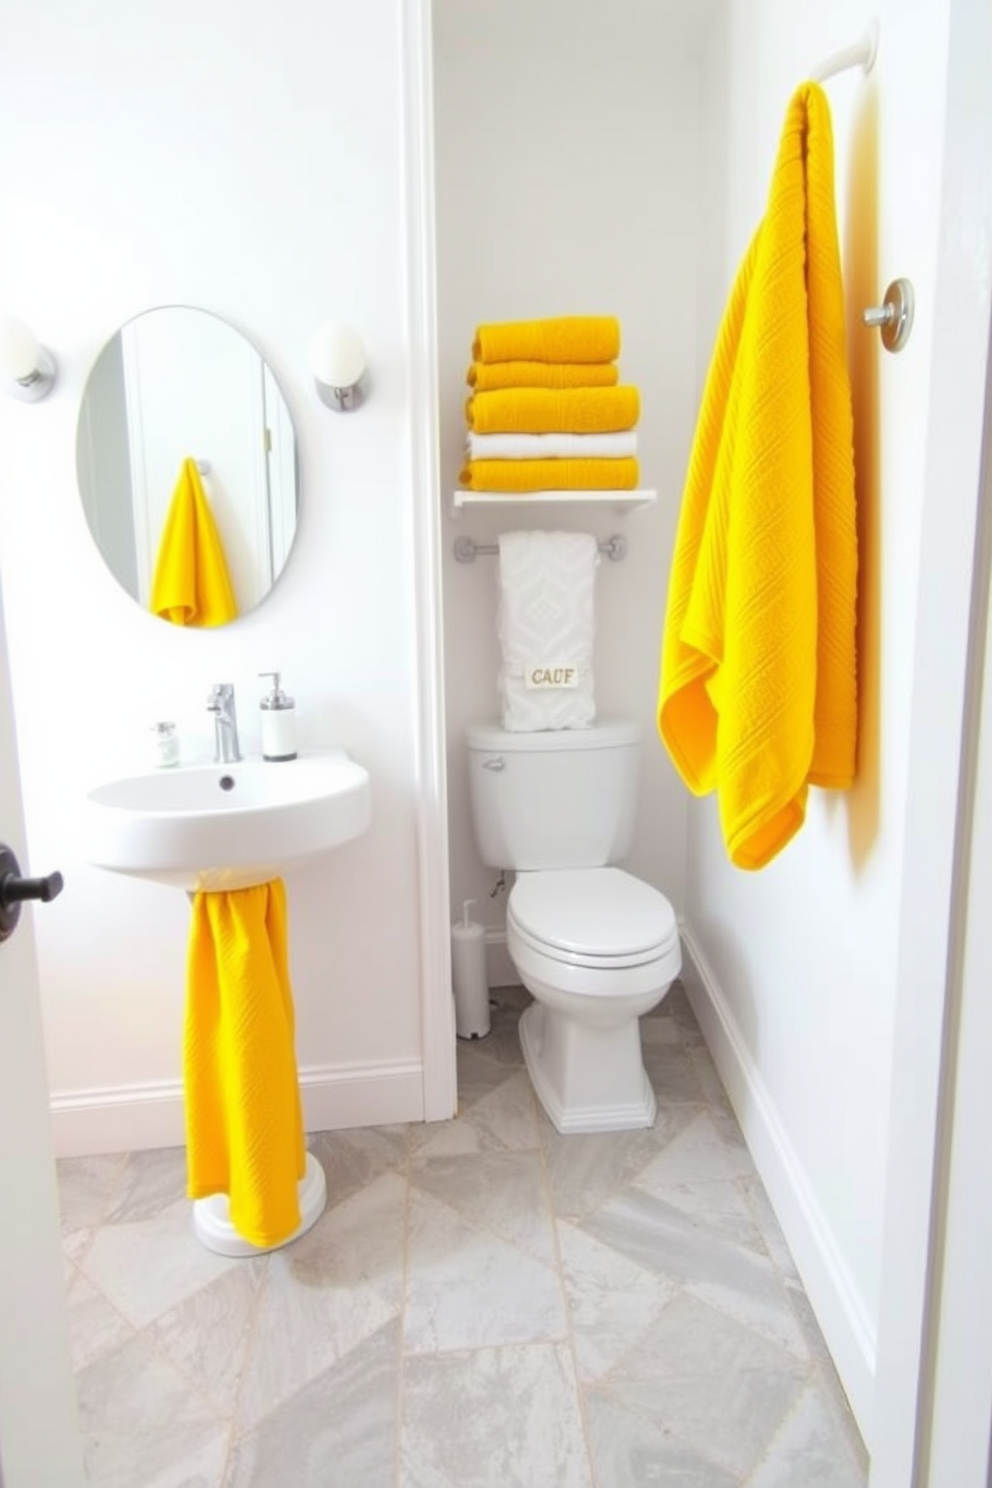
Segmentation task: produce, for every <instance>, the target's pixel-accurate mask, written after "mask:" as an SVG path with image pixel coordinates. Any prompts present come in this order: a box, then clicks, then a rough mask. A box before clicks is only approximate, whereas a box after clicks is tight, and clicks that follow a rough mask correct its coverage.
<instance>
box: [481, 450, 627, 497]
mask: <svg viewBox="0 0 992 1488" xmlns="http://www.w3.org/2000/svg"><path fill="white" fill-rule="evenodd" d="M458 478H459V480H460V481H461V483H462V485H463V486H464V487H465V488H466V490H469V491H507V492H519V493H524V492H527V491H633V490H634V489H635V488H636V486H637V461H636V460H634V459H631V458H629V457H628V458H620V459H616V460H613V459H606V460H596V459H576V460H572V459H569V458H568V457H567V456H566V457H564V458H561V459H551V460H467V461H466V462H465V464H464V465H463V467H462V470H461V474H460V475H459V477H458Z"/></svg>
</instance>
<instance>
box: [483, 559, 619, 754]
mask: <svg viewBox="0 0 992 1488" xmlns="http://www.w3.org/2000/svg"><path fill="white" fill-rule="evenodd" d="M598 563H599V550H598V547H597V545H596V539H595V538H594V537H592V536H591V535H590V534H589V533H588V532H504V533H502V534H501V536H500V539H499V565H498V578H499V617H498V633H499V641H500V646H501V649H502V656H503V664H502V667H501V669H500V674H499V688H500V694H501V698H502V711H503V727H504V728H505V729H510V730H512V731H514V732H517V733H527V732H531V731H533V730H537V729H564V728H586V727H588V725H589V724H591V723H592V722H593V720H594V718H595V717H596V702H595V696H594V692H593V671H592V658H593V640H594V636H595V596H596V588H595V579H596V567H597V565H598Z"/></svg>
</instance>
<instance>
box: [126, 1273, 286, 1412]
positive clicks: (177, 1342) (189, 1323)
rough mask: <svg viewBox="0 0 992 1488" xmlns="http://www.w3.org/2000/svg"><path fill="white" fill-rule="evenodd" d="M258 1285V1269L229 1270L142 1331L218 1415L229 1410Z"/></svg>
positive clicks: (231, 1408)
mask: <svg viewBox="0 0 992 1488" xmlns="http://www.w3.org/2000/svg"><path fill="white" fill-rule="evenodd" d="M261 1285H262V1279H261V1275H260V1269H259V1268H258V1267H256V1266H253V1265H250V1264H249V1265H247V1266H235V1267H232V1268H231V1269H230V1270H229V1271H226V1272H225V1273H224V1275H223V1276H220V1277H218V1279H217V1280H216V1281H214V1282H212V1283H211V1284H210V1285H209V1286H205V1287H203V1288H201V1290H200V1291H198V1292H197V1293H196V1294H195V1295H194V1296H193V1297H190V1298H189V1299H188V1300H187V1301H185V1302H182V1303H180V1305H179V1306H178V1307H174V1308H172V1309H171V1310H170V1311H169V1312H166V1313H163V1314H162V1316H161V1317H159V1318H157V1319H156V1321H155V1322H154V1323H152V1324H151V1325H150V1326H149V1328H148V1330H147V1335H148V1337H149V1338H150V1339H151V1341H152V1342H153V1343H154V1344H155V1346H156V1348H157V1349H158V1350H159V1352H160V1353H162V1354H165V1355H167V1356H168V1358H170V1359H171V1360H172V1362H173V1363H174V1364H175V1365H176V1366H177V1367H178V1368H179V1369H181V1370H182V1371H183V1373H184V1374H185V1375H186V1377H187V1378H188V1379H191V1380H193V1382H194V1383H195V1384H196V1385H197V1386H198V1387H199V1389H200V1390H201V1391H202V1393H203V1395H204V1397H205V1398H206V1399H208V1400H209V1401H210V1402H211V1404H212V1405H213V1408H214V1410H215V1411H216V1412H217V1414H218V1415H221V1416H225V1417H228V1416H231V1415H232V1414H233V1412H234V1407H235V1402H236V1399H237V1392H238V1387H239V1384H240V1380H241V1372H242V1369H243V1367H244V1362H245V1356H246V1353H247V1348H248V1339H249V1333H250V1329H251V1325H252V1323H253V1322H254V1318H255V1311H256V1308H257V1305H258V1301H259V1293H260V1290H261Z"/></svg>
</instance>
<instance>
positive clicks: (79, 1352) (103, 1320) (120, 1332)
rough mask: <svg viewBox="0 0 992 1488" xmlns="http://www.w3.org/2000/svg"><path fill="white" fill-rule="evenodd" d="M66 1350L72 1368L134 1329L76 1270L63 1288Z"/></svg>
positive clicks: (116, 1345) (122, 1339) (117, 1344)
mask: <svg viewBox="0 0 992 1488" xmlns="http://www.w3.org/2000/svg"><path fill="white" fill-rule="evenodd" d="M66 1317H67V1319H68V1324H69V1354H70V1358H71V1360H72V1368H73V1370H74V1371H79V1370H81V1369H84V1368H85V1367H86V1365H87V1364H92V1363H93V1361H94V1359H97V1358H99V1356H100V1355H101V1354H103V1353H106V1352H107V1351H108V1349H113V1348H119V1347H120V1345H121V1344H122V1343H126V1342H127V1340H128V1339H129V1338H133V1337H134V1334H135V1329H134V1328H133V1327H132V1325H131V1324H130V1323H129V1322H128V1321H127V1319H126V1318H124V1317H122V1316H121V1314H120V1313H119V1312H118V1311H117V1308H116V1307H113V1306H112V1305H111V1304H110V1303H109V1302H108V1301H107V1298H106V1297H105V1296H104V1295H103V1293H102V1292H101V1291H100V1290H99V1288H98V1287H95V1286H94V1285H93V1283H92V1282H91V1281H89V1280H88V1279H87V1278H86V1277H85V1276H80V1275H79V1274H78V1273H76V1275H75V1276H74V1277H73V1278H72V1280H71V1281H70V1284H69V1286H68V1287H67V1289H66Z"/></svg>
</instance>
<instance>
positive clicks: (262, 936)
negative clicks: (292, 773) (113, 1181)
mask: <svg viewBox="0 0 992 1488" xmlns="http://www.w3.org/2000/svg"><path fill="white" fill-rule="evenodd" d="M293 1038H294V1016H293V997H292V991H291V989H290V981H289V953H288V944H287V930H286V890H285V887H284V885H283V882H282V880H281V879H273V880H272V881H271V882H270V883H266V884H260V885H258V886H257V887H254V888H249V889H235V890H232V891H229V892H223V893H201V894H197V895H196V896H195V897H194V900H193V919H192V926H191V930H190V940H189V951H188V957H187V986H186V1017H185V1027H184V1035H183V1075H184V1081H185V1096H186V1154H187V1166H188V1180H189V1182H188V1191H189V1196H190V1198H193V1199H202V1198H206V1197H208V1196H209V1195H211V1194H217V1193H222V1194H227V1195H228V1196H229V1200H230V1218H231V1223H232V1225H233V1226H234V1228H235V1229H236V1230H237V1232H238V1234H239V1235H241V1236H242V1237H243V1238H244V1239H245V1240H247V1241H249V1242H250V1244H252V1245H258V1246H271V1245H278V1244H280V1243H281V1242H282V1241H283V1240H286V1239H288V1237H289V1236H290V1235H291V1234H292V1233H293V1231H294V1230H295V1229H297V1228H298V1226H299V1224H300V1206H299V1199H298V1189H297V1183H298V1181H299V1179H301V1178H302V1177H303V1172H304V1166H305V1163H306V1149H305V1146H304V1141H303V1119H302V1115H301V1111H300V1095H299V1084H298V1080H297V1073H296V1054H295V1050H294V1043H293Z"/></svg>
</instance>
